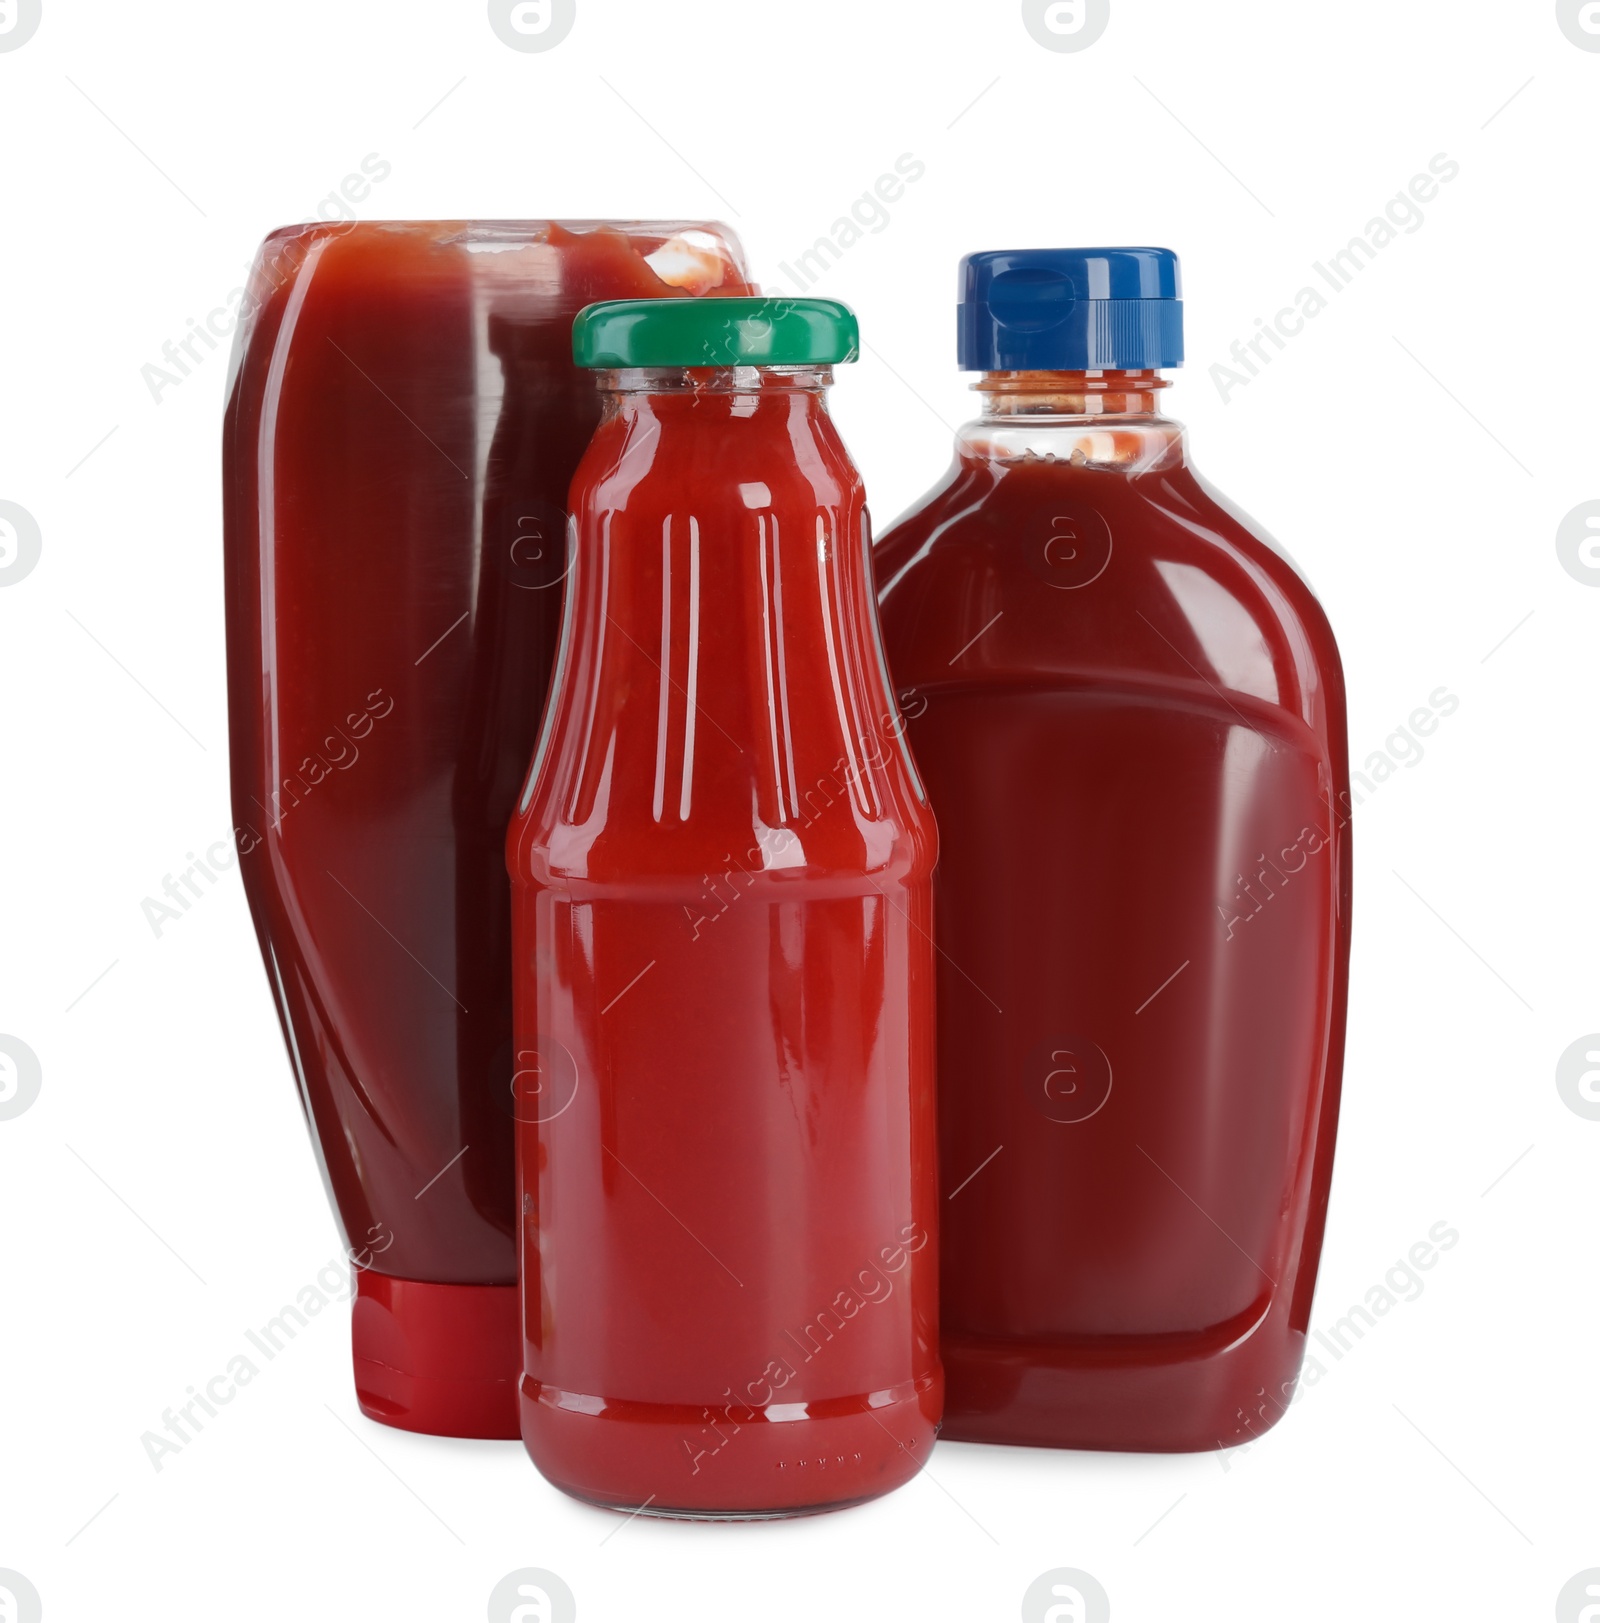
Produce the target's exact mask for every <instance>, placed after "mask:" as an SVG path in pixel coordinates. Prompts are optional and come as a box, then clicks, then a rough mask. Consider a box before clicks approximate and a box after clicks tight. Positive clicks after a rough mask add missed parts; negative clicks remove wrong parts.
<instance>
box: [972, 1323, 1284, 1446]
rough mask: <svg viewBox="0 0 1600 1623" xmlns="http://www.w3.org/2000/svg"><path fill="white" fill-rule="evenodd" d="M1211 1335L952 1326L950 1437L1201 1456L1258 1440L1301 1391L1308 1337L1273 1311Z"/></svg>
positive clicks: (1019, 1444)
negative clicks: (985, 1332) (1031, 1333)
mask: <svg viewBox="0 0 1600 1623" xmlns="http://www.w3.org/2000/svg"><path fill="white" fill-rule="evenodd" d="M1217 1340H1218V1338H1216V1337H1215V1336H1214V1335H1213V1334H1211V1333H1204V1332H1203V1333H1202V1334H1200V1335H1198V1336H1193V1337H1189V1336H1185V1337H1165V1336H1161V1337H1156V1336H1152V1337H1141V1338H1136V1339H1135V1338H1129V1339H1128V1340H1121V1339H1120V1338H1118V1339H1116V1340H1113V1339H1112V1338H1085V1339H1084V1340H1083V1341H1081V1342H1066V1341H1025V1340H1021V1339H1013V1338H1000V1337H986V1336H972V1335H959V1334H952V1333H949V1332H947V1333H946V1334H945V1336H944V1337H943V1338H942V1340H941V1343H940V1349H941V1352H942V1355H943V1358H944V1364H945V1377H946V1382H947V1387H946V1400H945V1418H944V1426H943V1428H942V1431H941V1436H943V1437H944V1438H946V1439H947V1440H949V1441H951V1442H962V1443H1005V1444H1010V1445H1013V1446H1021V1447H1032V1448H1072V1449H1094V1450H1104V1451H1107V1452H1117V1453H1151V1454H1195V1453H1203V1452H1207V1451H1209V1450H1213V1449H1219V1448H1235V1447H1238V1446H1239V1445H1241V1444H1244V1443H1250V1442H1254V1441H1255V1440H1256V1439H1257V1438H1259V1437H1261V1436H1262V1435H1263V1434H1264V1433H1265V1432H1267V1431H1268V1430H1270V1429H1271V1428H1272V1427H1273V1426H1274V1425H1276V1424H1277V1422H1278V1421H1279V1420H1280V1419H1281V1418H1282V1417H1283V1415H1284V1414H1285V1413H1286V1412H1287V1410H1288V1407H1289V1404H1290V1403H1291V1401H1292V1400H1293V1398H1294V1394H1295V1388H1296V1384H1297V1381H1298V1378H1299V1374H1300V1367H1301V1363H1302V1361H1303V1359H1304V1356H1305V1348H1306V1338H1305V1336H1304V1335H1303V1334H1302V1333H1300V1332H1297V1331H1290V1330H1288V1329H1286V1328H1285V1327H1283V1326H1281V1325H1278V1326H1275V1325H1274V1324H1273V1322H1272V1320H1271V1319H1270V1318H1269V1319H1268V1320H1267V1321H1266V1322H1264V1323H1259V1324H1258V1325H1256V1326H1255V1332H1254V1333H1253V1334H1252V1333H1249V1332H1247V1333H1246V1334H1245V1335H1244V1337H1243V1338H1242V1339H1230V1340H1228V1341H1227V1342H1226V1343H1224V1344H1223V1345H1220V1346H1219V1345H1218V1344H1217Z"/></svg>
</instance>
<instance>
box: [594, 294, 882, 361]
mask: <svg viewBox="0 0 1600 1623" xmlns="http://www.w3.org/2000/svg"><path fill="white" fill-rule="evenodd" d="M860 349H861V340H860V335H859V334H858V332H857V330H856V318H855V312H854V311H853V310H851V308H850V307H849V305H847V304H840V303H839V301H838V300H837V299H748V298H742V299H716V298H706V299H610V300H607V301H606V302H605V303H603V304H591V305H588V306H586V307H585V308H584V309H582V310H580V311H579V312H578V319H577V320H576V321H575V322H574V323H573V326H572V358H573V360H575V361H576V362H577V363H578V365H579V366H594V367H615V366H831V365H832V364H833V363H834V362H835V361H853V360H854V359H855V358H856V356H857V355H858V354H859V353H860Z"/></svg>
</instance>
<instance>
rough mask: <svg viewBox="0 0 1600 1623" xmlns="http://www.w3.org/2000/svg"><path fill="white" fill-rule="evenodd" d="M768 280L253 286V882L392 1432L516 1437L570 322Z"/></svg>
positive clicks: (388, 244) (247, 766) (347, 240)
mask: <svg viewBox="0 0 1600 1623" xmlns="http://www.w3.org/2000/svg"><path fill="white" fill-rule="evenodd" d="M744 290H745V281H744V270H743V265H742V253H741V250H740V249H739V246H738V244H737V242H736V241H735V240H734V239H733V238H732V237H731V235H730V234H729V233H728V232H727V231H726V230H725V229H723V228H722V227H716V226H708V225H697V224H690V223H683V222H666V221H656V222H604V221H593V220H591V221H579V222H568V224H566V225H562V224H560V223H558V222H556V221H554V220H522V221H461V220H456V221H444V220H432V221H428V220H413V221H406V222H399V221H384V222H361V223H357V222H355V221H340V222H319V223H317V224H313V225H304V226H297V227H291V228H289V229H287V230H284V231H278V232H274V233H273V234H272V235H271V236H270V237H268V238H267V240H266V242H264V243H263V244H262V246H261V250H260V252H259V253H258V255H257V257H256V262H255V265H254V267H253V269H252V272H251V277H250V286H249V289H248V291H247V292H246V293H245V295H244V298H243V303H242V308H241V312H240V317H239V325H238V329H237V336H236V339H235V348H234V361H233V376H232V379H231V382H230V385H229V398H228V412H227V420H226V425H225V428H224V439H223V490H224V506H223V514H224V534H225V546H224V557H225V566H226V568H225V579H226V590H227V622H228V693H229V723H228V730H229V739H230V754H231V768H232V780H233V809H234V822H235V826H236V831H237V834H236V837H237V840H238V846H239V851H240V864H239V866H240V872H241V874H242V876H243V880H244V886H245V892H246V894H247V896H248V897H249V901H250V911H251V914H252V916H253V918H254V921H255V927H256V933H257V936H258V937H259V940H260V945H261V953H262V957H263V959H264V961H265V964H266V968H267V974H268V979H269V982H270V984H271V987H272V993H273V997H274V999H275V1001H276V1003H277V1007H278V1014H279V1017H280V1020H281V1022H282V1026H283V1033H284V1037H285V1040H286V1044H287V1047H288V1050H289V1055H290V1058H291V1060H292V1063H293V1067H294V1074H295V1078H296V1081H297V1082H298V1084H299V1090H300V1097H301V1101H302V1104H303V1106H304V1109H305V1113H306V1117H307V1120H308V1123H309V1125H310V1128H311V1132H312V1137H313V1141H314V1144H315V1147H316V1153H317V1159H318V1162H319V1164H320V1166H321V1169H322V1173H323V1177H324V1179H325V1180H326V1183H327V1186H328V1190H329V1192H330V1194H331V1195H332V1197H333V1201H334V1204H335V1207H336V1211H337V1216H338V1219H339V1222H340V1225H341V1228H342V1230H343V1233H344V1236H345V1239H346V1243H347V1245H348V1246H349V1255H350V1257H351V1260H352V1261H353V1262H354V1264H355V1277H356V1300H355V1305H354V1308H353V1311H352V1319H351V1350H352V1353H353V1362H354V1374H355V1385H356V1395H357V1398H358V1400H359V1401H360V1404H361V1408H362V1411H363V1412H364V1413H365V1414H366V1415H368V1416H369V1417H370V1418H371V1419H373V1420H377V1421H381V1422H383V1423H385V1424H387V1425H391V1426H398V1427H401V1428H403V1429H405V1430H408V1431H420V1432H430V1433H436V1434H442V1435H446V1436H462V1437H507V1438H514V1437H516V1435H517V1429H518V1421H517V1379H518V1376H519V1374H520V1370H521V1362H522V1350H521V1338H520V1334H519V1330H518V1311H519V1310H518V1298H517V1252H516V1230H517V1218H516V1204H515V1192H514V1187H513V1185H514V1173H513V1138H514V1124H513V1122H512V1101H511V1095H510V1082H511V988H510V985H509V979H508V976H507V974H506V964H507V960H508V957H509V955H510V951H511V895H510V887H509V885H508V884H507V883H506V877H505V862H504V841H505V827H506V819H507V818H508V817H509V816H510V815H511V812H512V809H513V807H514V806H515V804H516V798H517V792H518V790H519V789H520V787H521V783H522V776H523V773H524V772H525V771H526V770H527V764H528V752H529V750H530V749H531V747H532V743H533V739H534V736H535V734H536V732H537V729H538V722H539V711H540V702H541V700H542V698H543V695H544V689H545V684H546V682H547V681H548V679H549V674H550V668H551V662H552V659H553V658H554V654H555V645H556V641H557V637H558V632H559V626H560V617H561V607H560V605H561V591H562V581H561V576H562V565H563V556H564V553H565V547H564V545H563V537H564V535H565V530H566V515H565V513H564V512H563V511H562V503H563V502H564V501H565V499H566V490H567V486H568V484H569V483H570V482H571V478H572V473H573V470H574V469H575V468H576V467H577V465H578V459H579V457H580V456H581V455H582V454H583V450H584V447H585V446H586V445H587V444H588V441H589V437H590V435H591V434H592V433H593V432H594V426H595V423H596V422H597V420H598V418H599V412H598V409H597V402H596V401H595V398H594V390H593V387H592V384H591V382H590V380H589V379H588V378H587V377H586V376H585V375H584V374H582V373H581V372H579V371H578V370H577V369H576V368H575V367H574V366H573V365H572V354H571V340H570V337H569V334H570V332H571V326H572V319H573V317H574V316H576V315H577V313H578V311H579V310H580V309H582V308H583V306H584V305H586V304H589V303H592V302H593V301H594V300H595V299H597V298H605V297H612V298H616V297H621V296H624V295H626V296H628V297H641V298H642V297H645V296H650V297H657V298H664V299H675V298H688V297H690V296H691V295H695V294H700V293H716V292H725V291H735V292H741V293H742V292H743V291H744ZM208 341H209V340H208Z"/></svg>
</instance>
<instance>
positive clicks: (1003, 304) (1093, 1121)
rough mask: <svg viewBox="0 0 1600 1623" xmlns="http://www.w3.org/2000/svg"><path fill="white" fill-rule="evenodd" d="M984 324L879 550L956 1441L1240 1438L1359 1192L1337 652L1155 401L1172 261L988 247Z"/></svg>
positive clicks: (963, 349) (1264, 1418) (1286, 566)
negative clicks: (1348, 1029)
mask: <svg viewBox="0 0 1600 1623" xmlns="http://www.w3.org/2000/svg"><path fill="white" fill-rule="evenodd" d="M959 331H960V344H959V350H960V362H961V365H962V366H963V368H965V369H967V370H971V371H976V372H981V373H982V374H983V376H982V378H981V379H980V381H979V382H978V384H977V388H978V389H979V391H980V392H981V394H982V398H983V402H984V411H983V415H982V416H981V417H980V418H979V420H978V421H977V422H975V423H972V424H970V425H968V426H967V427H966V428H964V429H963V430H962V431H961V433H960V436H959V438H958V441H957V445H956V458H955V462H954V465H953V466H952V467H951V469H950V472H949V473H948V475H947V476H946V477H945V479H944V481H943V482H942V483H941V484H940V485H939V486H938V487H937V488H936V489H934V490H933V491H932V492H931V493H930V494H929V495H928V496H927V498H926V499H925V500H924V501H923V502H922V504H921V505H920V506H919V507H917V508H916V509H915V510H913V511H912V512H911V513H910V514H909V515H908V516H907V517H906V518H904V519H903V520H901V522H900V523H899V524H897V525H896V526H895V527H894V528H893V529H892V530H890V531H889V533H888V534H887V535H885V536H884V537H883V539H882V542H881V544H880V546H879V547H878V550H877V555H876V572H877V581H878V589H879V604H880V612H881V616H882V623H883V631H884V638H885V646H886V649H887V652H888V656H889V662H890V667H891V669H892V670H893V672H894V676H895V679H896V681H897V682H898V684H899V686H900V702H901V703H902V705H904V706H905V708H906V713H907V714H908V716H910V717H912V718H914V719H912V720H911V722H910V742H911V746H912V749H913V752H914V754H915V756H916V759H917V762H918V765H919V767H920V768H921V771H922V773H923V775H924V779H925V781H926V783H927V786H928V793H929V796H930V799H931V801H932V804H933V806H934V809H935V811H936V812H937V814H938V818H939V825H940V831H941V836H942V858H941V864H940V868H939V873H938V876H937V881H936V895H937V917H938V940H939V947H940V950H941V953H940V959H939V1117H940V1127H939V1131H940V1167H941V1175H942V1183H943V1191H944V1194H945V1197H946V1198H945V1200H944V1202H943V1203H942V1206H941V1225H942V1231H943V1245H942V1270H941V1300H942V1314H943V1319H942V1336H943V1352H944V1361H945V1368H946V1373H947V1379H948V1383H949V1384H948V1397H947V1405H946V1423H945V1432H944V1434H945V1435H946V1436H949V1437H954V1438H961V1439H967V1440H977V1441H987V1442H1009V1443H1035V1444H1053V1445H1057V1446H1065V1447H1079V1448H1108V1449H1199V1448H1208V1447H1216V1446H1218V1445H1220V1444H1226V1443H1234V1442H1240V1441H1243V1440H1245V1439H1247V1438H1248V1437H1250V1436H1252V1435H1254V1434H1255V1433H1257V1432H1259V1431H1261V1430H1263V1429H1265V1428H1266V1427H1267V1426H1269V1425H1271V1424H1272V1423H1273V1421H1275V1420H1276V1419H1277V1418H1278V1417H1279V1416H1280V1415H1281V1414H1282V1413H1283V1410H1284V1408H1285V1406H1286V1405H1287V1403H1288V1402H1289V1400H1290V1398H1291V1396H1292V1395H1293V1391H1294V1385H1295V1381H1296V1378H1297V1375H1298V1372H1299V1369H1300V1364H1301V1359H1302V1355H1303V1352H1304V1348H1305V1337H1306V1329H1307V1318H1308V1314H1309V1310H1310V1305H1311V1293H1312V1287H1313V1285H1314V1282H1315V1278H1316V1270H1317V1259H1318V1255H1319V1252H1320V1250H1321V1243H1322V1232H1323V1221H1324V1215H1325V1212H1326V1208H1327V1201H1328V1185H1329V1175H1330V1171H1331V1163H1332V1157H1333V1139H1334V1124H1335V1118H1336V1113H1337V1105H1338V1095H1339V1076H1340V1066H1341V1061H1342V1057H1343V1047H1344V1018H1345V989H1346V972H1347V964H1348V955H1349V940H1350V846H1349V837H1348V828H1347V820H1348V819H1347V811H1346V808H1347V807H1348V804H1349V802H1348V769H1347V765H1346V748H1345V702H1344V686H1343V679H1342V676H1341V673H1340V666H1339V656H1338V652H1337V650H1336V648H1335V646H1334V641H1333V635H1332V632H1331V631H1330V630H1329V628H1328V622H1327V620H1326V618H1325V617H1324V615H1323V613H1322V610H1321V608H1320V607H1319V606H1318V604H1317V600H1316V598H1315V597H1314V596H1313V595H1312V593H1311V591H1310V589H1309V587H1308V586H1307V585H1306V583H1305V581H1304V580H1303V579H1302V578H1301V577H1300V575H1299V574H1298V572H1297V571H1296V569H1295V566H1294V565H1293V564H1292V563H1291V562H1290V561H1289V560H1288V559H1287V558H1286V557H1285V556H1284V555H1283V554H1282V553H1281V552H1279V551H1278V550H1277V549H1276V547H1275V546H1274V545H1273V543H1272V542H1271V541H1270V540H1268V539H1267V538H1266V537H1265V536H1263V535H1262V534H1261V533H1260V532H1259V531H1257V530H1256V529H1254V528H1253V527H1252V526H1251V525H1250V523H1249V521H1248V520H1247V519H1245V518H1244V517H1243V515H1242V514H1240V513H1239V512H1238V511H1237V510H1235V509H1234V508H1232V507H1230V506H1228V505H1227V504H1226V503H1225V502H1224V501H1223V500H1222V498H1221V497H1220V496H1218V495H1217V494H1216V493H1215V492H1214V491H1212V490H1211V489H1210V487H1209V486H1207V485H1206V484H1205V483H1204V481H1203V480H1201V478H1200V477H1199V476H1198V475H1197V474H1196V473H1195V472H1194V470H1193V469H1192V468H1191V466H1190V464H1189V458H1188V452H1187V449H1186V446H1185V442H1184V434H1183V430H1182V428H1181V427H1180V425H1179V424H1177V423H1175V422H1172V421H1170V420H1169V419H1167V418H1165V417H1163V416H1161V415H1160V414H1159V412H1158V410H1157V401H1158V399H1159V396H1160V391H1161V390H1162V389H1163V388H1164V387H1165V386H1166V385H1165V382H1164V380H1163V379H1162V378H1161V376H1160V375H1159V373H1160V369H1162V368H1164V367H1171V366H1176V365H1178V364H1180V363H1181V361H1182V305H1181V303H1180V293H1179V285H1178V265H1177V260H1176V258H1175V257H1174V256H1173V255H1172V254H1171V253H1169V252H1167V251H1165V250H1163V249H1156V248H1104V249H1082V250H1072V251H1067V250H1060V251H1054V250H1048V251H1046V250H1041V251H1030V252H1018V253H981V254H974V255H971V256H970V257H968V258H967V259H966V260H964V261H963V263H962V268H961V306H960V323H959ZM907 690H910V692H909V694H908V691H907Z"/></svg>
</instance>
